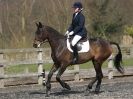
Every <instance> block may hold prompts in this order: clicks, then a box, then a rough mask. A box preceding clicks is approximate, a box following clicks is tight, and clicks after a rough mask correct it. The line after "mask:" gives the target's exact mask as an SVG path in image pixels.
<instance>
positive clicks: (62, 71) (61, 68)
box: [56, 66, 71, 90]
mask: <svg viewBox="0 0 133 99" xmlns="http://www.w3.org/2000/svg"><path fill="white" fill-rule="evenodd" d="M65 70H66V67H64V66H61V67H60V68H59V71H58V73H57V75H56V80H57V81H58V82H59V83H60V84H61V86H62V87H63V88H66V89H68V90H71V88H70V86H69V85H68V84H67V83H65V82H64V81H62V80H61V79H60V77H61V75H62V74H63V73H64V71H65Z"/></svg>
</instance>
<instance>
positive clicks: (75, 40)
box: [72, 35, 82, 64]
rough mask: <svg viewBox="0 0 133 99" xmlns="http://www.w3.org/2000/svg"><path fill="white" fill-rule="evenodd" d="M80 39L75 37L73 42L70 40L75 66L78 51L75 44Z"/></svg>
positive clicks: (77, 36)
mask: <svg viewBox="0 0 133 99" xmlns="http://www.w3.org/2000/svg"><path fill="white" fill-rule="evenodd" d="M81 38H82V37H81V36H79V35H75V36H74V38H73V40H72V50H73V62H72V63H73V64H75V63H76V62H77V61H78V51H77V47H76V44H77V42H78V41H79V40H80V39H81Z"/></svg>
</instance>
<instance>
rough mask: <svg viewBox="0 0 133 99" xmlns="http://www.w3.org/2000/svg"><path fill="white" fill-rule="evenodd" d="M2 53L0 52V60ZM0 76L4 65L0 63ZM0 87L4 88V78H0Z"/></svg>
mask: <svg viewBox="0 0 133 99" xmlns="http://www.w3.org/2000/svg"><path fill="white" fill-rule="evenodd" d="M3 60H4V59H3V53H0V61H3ZM0 76H1V77H4V65H2V64H0ZM0 88H4V78H0Z"/></svg>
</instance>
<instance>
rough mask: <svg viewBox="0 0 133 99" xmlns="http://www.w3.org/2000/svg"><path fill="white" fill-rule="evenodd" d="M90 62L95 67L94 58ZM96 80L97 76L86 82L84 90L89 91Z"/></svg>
mask: <svg viewBox="0 0 133 99" xmlns="http://www.w3.org/2000/svg"><path fill="white" fill-rule="evenodd" d="M92 63H93V65H94V67H95V65H96V63H95V61H94V60H92ZM96 81H97V77H95V78H93V79H92V81H91V82H90V83H89V84H88V86H87V88H86V91H90V90H91V89H92V86H93V84H94V83H95V82H96Z"/></svg>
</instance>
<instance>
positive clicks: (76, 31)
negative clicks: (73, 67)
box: [65, 2, 87, 64]
mask: <svg viewBox="0 0 133 99" xmlns="http://www.w3.org/2000/svg"><path fill="white" fill-rule="evenodd" d="M72 8H73V9H74V13H73V18H72V23H71V25H70V27H69V28H68V30H67V32H66V33H65V35H67V36H70V35H72V36H74V37H73V39H72V42H71V47H72V50H73V62H72V63H73V64H74V63H76V62H77V61H78V51H77V47H76V44H77V43H78V41H79V40H80V39H81V38H83V37H87V31H86V28H85V26H84V25H85V17H84V15H83V14H82V13H81V11H82V10H83V7H82V3H81V2H75V3H74V4H73V7H72Z"/></svg>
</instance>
